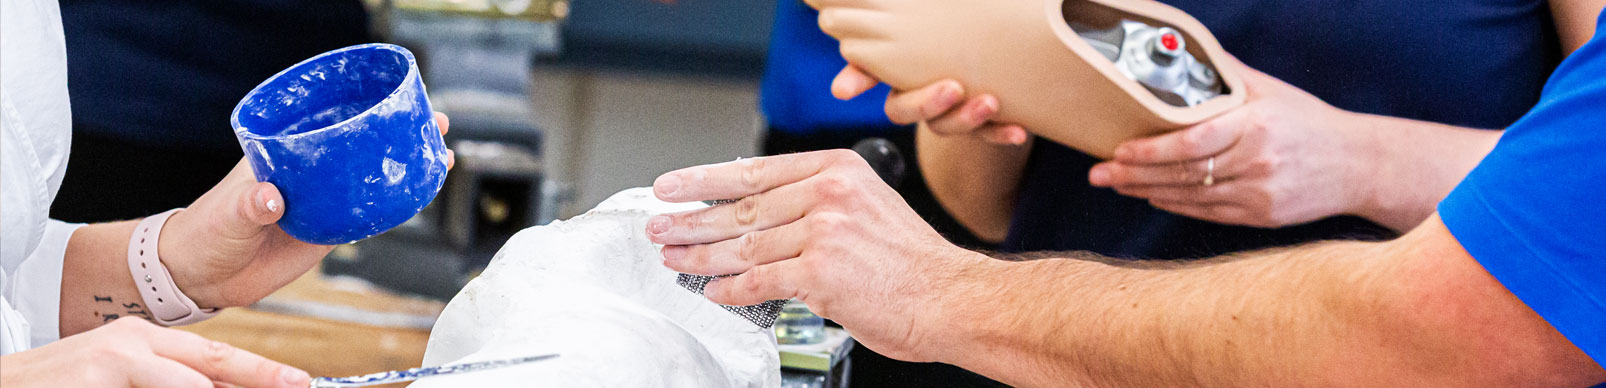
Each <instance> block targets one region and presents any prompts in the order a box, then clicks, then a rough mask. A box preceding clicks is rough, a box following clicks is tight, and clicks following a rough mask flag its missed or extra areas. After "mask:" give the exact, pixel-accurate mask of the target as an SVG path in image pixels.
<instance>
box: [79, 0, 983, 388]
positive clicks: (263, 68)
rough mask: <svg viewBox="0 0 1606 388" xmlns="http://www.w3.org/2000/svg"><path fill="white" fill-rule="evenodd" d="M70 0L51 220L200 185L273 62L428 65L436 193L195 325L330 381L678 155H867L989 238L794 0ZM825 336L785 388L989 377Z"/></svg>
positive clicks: (378, 359) (150, 200) (222, 161)
mask: <svg viewBox="0 0 1606 388" xmlns="http://www.w3.org/2000/svg"><path fill="white" fill-rule="evenodd" d="M61 5H62V14H63V21H64V25H65V28H66V35H67V44H68V57H69V83H70V85H71V97H72V108H73V116H74V117H73V119H74V144H73V152H72V159H71V161H70V163H69V173H68V174H67V181H66V182H65V183H64V185H63V188H62V190H61V195H60V196H59V197H58V198H57V201H56V206H55V207H54V208H53V209H52V215H53V216H54V217H55V218H58V219H63V220H67V221H76V222H93V221H106V220H115V219H127V218H135V217H140V216H143V215H147V214H153V213H157V212H160V211H163V210H166V209H170V208H174V207H181V206H185V205H187V204H188V203H189V202H190V201H192V200H194V198H196V197H198V196H199V195H201V194H202V193H204V192H205V191H206V190H207V189H209V188H210V187H211V186H212V185H213V184H215V183H216V182H217V181H218V180H219V179H220V178H221V177H222V176H224V175H225V174H227V172H228V171H229V169H231V168H232V167H233V166H234V165H235V163H236V162H237V161H238V160H239V159H240V157H241V152H240V149H239V146H238V144H237V143H236V142H235V140H234V135H233V133H232V132H231V131H230V127H229V122H228V117H229V114H230V112H231V111H232V110H233V108H234V105H235V103H236V102H237V101H239V98H240V97H242V96H244V95H245V94H246V92H248V91H250V90H251V89H252V88H253V87H255V86H256V85H257V84H258V83H260V82H261V81H263V80H265V79H267V78H268V77H269V76H271V75H273V74H274V73H277V72H278V71H279V70H282V69H284V68H286V67H289V66H290V65H293V64H295V63H296V62H299V61H301V60H303V59H306V58H310V57H312V56H314V55H316V54H318V53H321V52H324V51H328V50H332V49H336V48H340V47H345V46H349V45H353V44H360V43H367V42H390V43H396V44H400V45H402V46H405V47H407V48H409V49H410V50H412V51H413V53H414V54H415V55H416V56H417V58H418V59H419V65H420V68H421V70H422V72H423V76H424V81H425V83H426V85H427V87H428V90H429V95H430V100H431V102H432V103H433V105H434V108H435V110H438V111H441V112H445V113H446V114H448V115H449V116H450V117H451V133H450V134H449V135H448V136H447V137H446V140H447V143H448V144H449V145H450V146H451V148H452V149H453V150H454V151H455V152H456V154H457V166H456V168H455V169H454V170H453V171H452V172H451V174H450V175H449V177H448V179H447V182H446V186H445V188H443V189H442V191H441V193H440V194H439V196H438V197H437V198H436V199H435V201H434V202H433V203H432V204H431V205H430V206H429V207H428V208H426V209H425V210H424V211H423V212H422V213H421V214H419V215H418V216H417V217H414V218H413V219H412V220H410V221H408V222H407V223H406V224H404V225H402V226H401V227H398V228H396V229H394V230H392V231H390V232H388V233H385V234H382V235H379V236H376V237H374V238H371V239H368V240H365V241H362V242H359V243H355V244H348V245H344V246H341V247H338V248H337V249H336V250H335V251H334V253H332V254H331V255H330V256H329V257H328V258H327V259H326V260H325V261H324V263H323V264H322V266H321V267H320V268H319V269H318V270H316V271H314V272H313V273H309V274H308V275H307V276H305V277H303V278H302V279H300V280H298V281H296V282H295V283H293V284H292V285H290V286H288V287H286V288H285V289H284V290H282V291H280V292H279V293H277V294H274V295H273V296H270V297H269V298H267V299H265V300H263V301H262V302H260V303H258V304H257V305H254V306H251V307H249V308H243V309H233V310H230V311H228V312H226V313H224V314H223V315H222V316H220V317H219V318H217V319H213V320H211V321H208V322H205V323H203V324H199V325H195V326H191V327H188V330H192V331H195V332H198V333H201V334H203V335H206V336H208V337H211V338H214V339H218V340H223V341H227V342H230V343H233V344H235V345H236V346H239V347H242V348H245V349H248V350H252V351H256V352H258V353H261V354H264V355H267V356H269V357H271V358H275V359H279V360H283V361H286V362H289V363H291V364H294V365H296V366H299V367H302V368H305V369H307V370H308V371H310V372H312V373H314V374H315V375H329V376H343V375H355V374H363V373H369V372H374V371H379V370H387V369H400V368H408V367H415V366H418V365H419V363H420V361H421V359H422V354H423V350H424V345H425V342H426V341H427V338H428V331H429V328H430V327H431V325H433V323H434V318H435V316H436V315H438V314H439V312H440V310H441V309H442V308H443V307H444V305H445V302H446V301H447V300H449V299H450V298H451V297H452V296H453V295H455V294H456V292H457V291H458V290H459V289H460V288H461V287H462V286H463V285H464V284H465V283H466V282H467V281H468V280H469V279H472V277H473V276H475V275H476V274H477V273H478V272H479V271H480V270H482V269H483V268H484V266H485V265H486V263H488V262H489V260H490V258H491V256H492V255H493V254H494V253H495V252H496V251H497V250H498V249H499V248H500V247H501V246H502V245H503V243H504V242H505V241H506V240H507V238H508V237H510V236H511V235H512V234H514V233H516V232H518V231H519V230H522V229H524V228H527V227H530V226H534V225H542V224H545V223H547V222H550V221H552V220H554V219H562V218H567V217H570V216H573V215H576V214H579V213H581V212H583V211H585V210H586V209H589V208H591V207H592V206H594V205H595V204H597V203H598V202H600V201H602V200H603V199H604V198H606V197H607V196H609V195H611V194H613V193H615V192H617V191H619V190H622V189H626V188H630V187H639V186H647V185H650V184H651V182H652V180H653V178H655V177H657V176H658V175H660V174H662V173H665V172H668V171H670V170H673V169H676V168H680V167H685V166H691V165H697V164H705V163H716V162H723V161H729V160H733V159H736V158H740V157H750V156H754V155H761V154H776V153H786V152H799V151H807V150H815V149H825V148H848V147H853V146H855V145H857V146H858V147H857V149H858V150H859V151H860V152H861V154H863V155H866V157H867V158H869V159H871V161H872V163H873V164H874V165H875V166H876V167H877V169H878V171H879V172H881V173H882V174H883V178H885V179H887V180H888V182H889V183H890V184H893V185H894V186H895V187H898V188H899V189H900V191H902V192H904V193H905V195H906V198H908V200H909V202H910V203H911V204H912V205H913V206H914V207H916V208H917V210H919V211H921V212H922V213H923V214H924V215H926V216H927V218H928V219H930V220H932V222H933V223H934V224H935V225H937V226H938V229H939V230H941V231H944V232H945V233H947V234H949V235H950V237H952V238H954V239H955V240H957V241H958V242H960V243H962V244H965V243H968V244H969V245H976V244H975V243H974V240H973V239H972V238H970V237H969V236H968V234H965V233H964V232H963V230H962V229H960V228H958V227H957V224H953V223H952V221H951V219H949V218H947V217H946V215H945V214H943V213H942V211H941V210H940V208H939V207H937V206H936V205H935V202H933V201H932V200H931V199H930V195H929V193H926V192H925V189H924V183H923V181H921V180H920V177H919V172H918V171H916V170H917V169H916V168H915V163H914V162H913V159H912V158H913V155H911V154H909V153H908V152H912V150H913V147H912V145H911V142H912V134H911V132H910V130H909V128H902V127H897V126H893V125H892V124H891V123H888V122H887V121H886V118H885V116H884V115H883V114H882V113H881V112H882V111H881V104H882V102H883V101H884V99H885V97H886V90H885V88H884V87H883V88H881V89H877V90H876V91H873V92H871V93H867V95H866V96H864V97H861V98H859V99H856V100H853V101H836V100H835V99H832V98H830V96H829V85H830V79H831V77H832V76H833V75H834V74H835V72H836V71H837V70H838V69H840V68H841V66H842V65H843V63H842V60H841V58H840V57H839V56H838V55H837V53H836V45H835V41H833V40H831V39H830V38H829V37H827V36H825V35H824V34H823V33H821V32H819V30H818V29H817V27H816V25H815V22H814V14H813V11H812V10H809V9H807V7H806V6H804V5H803V4H802V3H801V2H800V1H799V0H282V1H271V0H188V1H184V0H148V1H114V0H63V1H61ZM867 139H871V140H873V141H866V140H867ZM153 172H160V173H153ZM110 198H116V200H108V199H110ZM833 330H834V329H833ZM833 333H834V334H835V335H833V336H829V338H830V339H831V340H830V341H828V343H826V344H823V345H816V346H813V347H810V348H807V349H801V350H795V352H794V353H793V354H791V355H790V356H791V358H783V360H784V361H786V362H787V363H788V365H789V366H791V367H792V368H789V370H788V374H787V376H788V380H787V384H788V386H848V385H857V386H872V387H874V386H900V385H908V386H927V385H933V384H941V385H945V386H954V385H993V384H990V383H989V382H986V381H985V380H983V379H979V378H976V377H974V376H973V375H969V374H968V373H964V372H960V371H958V370H957V369H955V368H946V367H941V366H934V365H918V364H906V363H898V362H893V361H890V360H887V359H885V358H882V357H880V356H878V355H875V354H874V353H873V352H869V351H868V350H865V349H862V347H855V346H853V343H852V341H851V339H847V338H846V335H845V334H841V333H839V332H833ZM855 362H856V365H857V366H854V365H855Z"/></svg>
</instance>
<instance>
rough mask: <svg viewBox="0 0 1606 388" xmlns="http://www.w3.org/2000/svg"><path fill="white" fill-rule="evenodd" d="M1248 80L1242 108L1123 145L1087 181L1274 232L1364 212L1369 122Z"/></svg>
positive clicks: (1373, 136) (1260, 77) (1184, 211)
mask: <svg viewBox="0 0 1606 388" xmlns="http://www.w3.org/2000/svg"><path fill="white" fill-rule="evenodd" d="M1245 78H1246V79H1245V83H1246V85H1247V87H1248V90H1247V92H1248V98H1249V102H1248V103H1246V104H1245V105H1244V106H1242V107H1240V108H1238V109H1236V110H1233V111H1229V112H1227V113H1226V114H1223V115H1221V116H1219V117H1216V118H1214V119H1211V120H1209V121H1206V122H1204V123H1200V124H1198V125H1195V126H1193V127H1189V128H1186V129H1183V130H1180V131H1176V132H1172V133H1168V134H1164V135H1159V136H1155V137H1150V138H1145V139H1138V140H1132V141H1128V142H1126V143H1124V144H1122V145H1121V146H1120V147H1119V148H1117V149H1116V151H1115V159H1114V160H1111V161H1107V162H1103V163H1100V164H1098V165H1096V166H1094V167H1093V169H1092V170H1091V171H1089V174H1088V180H1089V181H1090V182H1091V183H1092V184H1093V185H1094V186H1098V187H1110V188H1113V189H1115V190H1116V191H1117V192H1119V193H1121V194H1123V195H1127V196H1133V197H1139V198H1145V199H1148V200H1149V202H1150V203H1151V204H1153V205H1154V206H1155V207H1157V208H1160V209H1164V210H1166V211H1170V212H1173V213H1177V214H1181V215H1184V216H1188V217H1193V218H1198V219H1203V220H1208V221H1213V222H1219V223H1225V224H1235V225H1247V226H1256V227H1265V228H1275V227H1283V226H1289V225H1295V224H1301V223H1306V222H1310V221H1314V220H1317V219H1320V218H1324V217H1328V216H1333V215H1340V214H1359V213H1361V212H1362V208H1363V207H1365V206H1366V205H1367V201H1368V200H1369V198H1370V196H1371V192H1370V187H1371V184H1370V183H1369V182H1368V181H1369V180H1371V179H1375V178H1376V175H1375V168H1374V167H1373V166H1375V164H1373V163H1374V162H1376V161H1377V160H1378V154H1379V153H1380V152H1381V150H1382V149H1381V148H1380V147H1378V146H1377V143H1376V141H1377V136H1379V135H1378V132H1379V131H1374V130H1372V128H1370V127H1368V124H1366V122H1365V120H1367V119H1368V118H1367V117H1365V116H1363V115H1359V114H1353V113H1350V112H1345V111H1342V110H1339V109H1337V108H1334V107H1332V106H1330V105H1327V104H1326V103H1324V102H1322V101H1321V100H1319V99H1317V98H1316V97H1315V96H1312V95H1310V94H1308V93H1305V92H1304V91H1302V90H1299V89H1298V88H1295V87H1294V86H1292V85H1288V84H1286V83H1283V82H1282V81H1280V80H1277V79H1275V78H1272V77H1271V76H1268V75H1266V74H1263V73H1260V72H1257V71H1253V70H1249V71H1246V72H1245ZM1418 221H1420V220H1418ZM1411 225H1412V226H1414V225H1415V224H1414V223H1413V224H1411Z"/></svg>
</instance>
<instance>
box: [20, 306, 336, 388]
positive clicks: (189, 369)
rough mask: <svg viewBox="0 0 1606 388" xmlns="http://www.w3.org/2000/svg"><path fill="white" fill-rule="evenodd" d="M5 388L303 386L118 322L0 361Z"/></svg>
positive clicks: (270, 366) (163, 332)
mask: <svg viewBox="0 0 1606 388" xmlns="http://www.w3.org/2000/svg"><path fill="white" fill-rule="evenodd" d="M0 364H3V365H5V367H4V368H0V386H5V387H6V388H54V387H104V388H123V387H130V388H136V387H137V388H211V387H214V386H242V387H247V388H306V387H307V386H308V385H310V384H311V377H310V376H308V375H307V372H304V371H301V370H300V369H296V368H294V367H291V366H288V365H284V364H280V363H277V362H274V361H272V360H268V359H266V358H262V356H258V355H256V354H252V353H250V352H247V351H244V350H239V349H235V348H234V347H232V346H229V345H228V344H225V343H222V342H217V341H211V340H207V339H205V338H201V336H199V335H195V334H193V333H188V332H183V331H178V330H173V329H167V328H162V327H157V326H156V325H154V324H151V323H150V322H146V321H144V320H140V319H138V318H122V319H119V320H117V321H114V322H112V323H110V324H107V325H105V326H101V327H99V328H97V329H95V330H91V331H88V332H85V333H83V334H80V335H76V336H72V337H68V338H65V339H62V340H61V341H57V342H55V343H51V344H49V345H45V346H42V347H39V348H37V349H33V350H30V351H26V352H21V353H13V354H8V355H5V356H0Z"/></svg>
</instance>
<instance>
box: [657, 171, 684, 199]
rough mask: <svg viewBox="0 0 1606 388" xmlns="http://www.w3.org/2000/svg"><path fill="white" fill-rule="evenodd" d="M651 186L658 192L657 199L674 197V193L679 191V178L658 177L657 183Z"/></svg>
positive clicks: (672, 176) (671, 176)
mask: <svg viewBox="0 0 1606 388" xmlns="http://www.w3.org/2000/svg"><path fill="white" fill-rule="evenodd" d="M652 186H653V188H654V189H655V190H656V191H657V192H658V197H659V198H663V197H668V196H671V195H674V194H675V192H676V191H680V177H677V176H674V175H670V174H665V175H664V176H661V177H658V183H655V184H653V185H652Z"/></svg>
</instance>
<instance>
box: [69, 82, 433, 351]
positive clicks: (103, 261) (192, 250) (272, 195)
mask: <svg viewBox="0 0 1606 388" xmlns="http://www.w3.org/2000/svg"><path fill="white" fill-rule="evenodd" d="M435 119H436V120H437V123H438V125H439V127H440V129H441V132H442V133H443V134H444V133H445V132H446V131H447V129H448V128H449V126H450V122H449V121H448V119H447V118H446V116H445V115H444V114H439V113H436V118H435ZM447 157H448V160H447V168H451V166H452V164H453V161H454V159H453V154H452V153H451V151H450V150H448V151H447ZM294 205H295V204H286V203H285V201H284V197H283V196H281V195H280V194H279V190H278V189H277V188H276V187H274V186H273V184H271V183H266V182H257V181H256V178H255V177H254V176H253V175H252V173H251V167H250V165H249V164H248V163H246V161H245V160H243V159H242V160H241V161H240V162H239V163H237V164H236V165H235V166H234V170H232V171H230V172H229V175H228V176H225V177H224V178H223V180H222V181H221V182H218V184H217V186H214V187H213V188H212V189H211V190H209V191H207V192H206V193H205V194H202V195H201V197H200V198H198V199H196V200H195V202H194V203H192V204H190V206H189V207H187V208H185V210H183V211H180V212H178V213H174V214H173V215H172V216H171V217H170V218H168V220H167V222H166V224H165V226H164V227H162V230H161V235H160V237H159V238H158V240H157V241H158V244H159V246H158V247H157V250H158V251H159V252H158V256H159V257H160V260H161V263H162V264H163V265H165V266H166V267H167V269H168V271H169V273H171V275H172V277H173V282H174V283H175V284H176V285H177V286H178V291H179V292H183V293H184V294H185V295H186V296H188V297H190V298H191V299H193V300H194V302H195V303H196V305H198V306H199V307H201V308H223V307H238V306H245V305H249V304H251V303H253V302H256V301H257V300H260V299H262V298H263V297H266V296H267V295H268V294H270V293H272V292H273V291H275V290H278V289H279V288H280V287H283V286H284V285H285V284H288V283H290V281H292V280H295V278H297V277H300V276H301V275H302V274H305V273H306V272H307V271H308V270H310V269H312V267H313V266H315V265H317V263H318V261H319V260H321V259H323V256H324V255H326V254H328V253H329V250H330V249H333V247H330V246H322V245H314V244H309V243H305V242H302V241H299V240H296V239H294V238H292V237H290V236H289V235H287V234H285V233H284V231H283V230H281V229H279V227H278V225H277V224H276V223H277V222H278V221H279V218H280V217H283V216H284V211H285V206H294ZM137 224H138V221H122V222H110V223H101V224H94V225H89V226H85V227H82V228H80V229H78V230H77V232H75V233H73V235H72V238H71V239H70V240H69V241H68V243H67V247H66V254H65V257H63V258H62V261H63V263H62V274H61V279H62V281H61V301H60V303H61V306H60V311H59V324H60V328H59V330H60V334H61V337H64V338H65V337H68V336H71V335H74V334H78V333H82V332H85V331H88V330H91V329H94V328H96V327H99V326H101V325H103V324H106V323H108V322H112V321H114V320H116V319H118V318H119V317H125V316H134V317H140V318H144V319H147V320H150V319H152V317H151V316H150V313H149V312H150V309H149V308H148V307H147V306H145V300H144V298H143V297H142V296H141V295H140V294H139V290H138V289H137V288H135V287H137V286H136V281H137V280H136V279H134V278H133V276H132V275H131V274H130V273H129V268H128V265H129V264H128V245H129V238H130V237H131V236H132V235H133V232H134V227H135V226H136V225H137Z"/></svg>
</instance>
